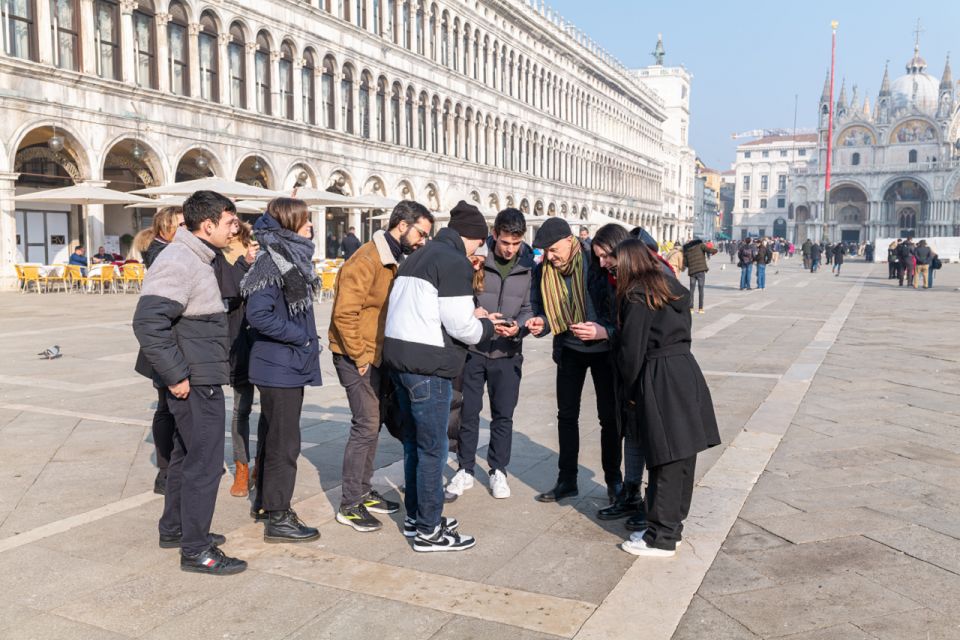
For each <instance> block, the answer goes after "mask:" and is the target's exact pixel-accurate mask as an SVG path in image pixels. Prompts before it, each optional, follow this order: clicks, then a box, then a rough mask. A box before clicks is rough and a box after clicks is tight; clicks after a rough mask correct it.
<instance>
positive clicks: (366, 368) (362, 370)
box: [357, 364, 370, 377]
mask: <svg viewBox="0 0 960 640" xmlns="http://www.w3.org/2000/svg"><path fill="white" fill-rule="evenodd" d="M369 370H370V365H369V364H365V365H363V366H362V367H357V373H359V374H360V376H361V377H363V376H365V375H367V371H369Z"/></svg>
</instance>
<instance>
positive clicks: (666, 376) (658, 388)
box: [613, 239, 720, 557]
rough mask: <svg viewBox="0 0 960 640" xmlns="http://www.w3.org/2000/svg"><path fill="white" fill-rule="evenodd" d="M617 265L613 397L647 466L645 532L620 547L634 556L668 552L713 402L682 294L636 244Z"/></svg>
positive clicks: (624, 248) (705, 444) (716, 436)
mask: <svg viewBox="0 0 960 640" xmlns="http://www.w3.org/2000/svg"><path fill="white" fill-rule="evenodd" d="M613 255H614V258H615V259H616V261H617V322H618V326H619V331H618V332H617V335H618V345H617V348H616V350H615V354H616V361H617V371H618V374H619V378H618V384H619V387H620V393H619V396H618V397H619V398H620V401H621V403H622V407H623V414H624V418H625V421H624V422H625V425H624V426H625V430H626V431H627V436H628V437H630V436H631V435H632V436H633V437H635V438H638V439H639V441H640V443H641V446H642V448H643V452H644V455H645V456H646V459H647V464H648V469H649V472H648V479H647V480H648V482H647V494H646V509H647V514H646V515H647V528H646V530H644V531H637V532H636V533H633V534H632V535H631V536H630V539H629V540H627V541H626V542H624V543H623V544H622V545H621V548H622V549H623V550H624V551H627V552H628V553H632V554H634V555H638V556H653V557H670V556H673V555H674V554H675V553H676V548H677V543H678V542H680V539H681V533H682V531H683V521H684V520H685V519H686V517H687V514H688V512H689V510H690V499H691V496H692V495H693V475H694V471H695V469H696V462H697V454H698V453H699V452H701V451H703V450H705V449H708V448H709V447H712V446H715V445H717V444H720V433H719V431H718V429H717V420H716V416H715V415H714V412H713V401H712V400H711V398H710V390H709V389H708V388H707V383H706V380H704V378H703V373H702V372H701V371H700V367H699V365H698V364H697V361H696V360H695V359H694V357H693V355H692V354H691V353H690V342H691V333H690V327H691V320H690V311H689V309H690V292H689V291H687V290H686V289H685V288H684V287H683V285H681V284H680V283H679V282H677V281H676V279H674V278H671V277H668V276H666V274H664V272H663V269H662V268H661V266H660V263H659V261H658V260H656V259H655V258H654V257H653V256H652V255H651V253H650V251H649V250H648V249H647V248H646V247H645V246H644V244H643V243H642V242H641V241H639V240H634V239H630V240H626V241H624V242H623V243H621V244H620V245H619V246H617V247H616V249H614V252H613Z"/></svg>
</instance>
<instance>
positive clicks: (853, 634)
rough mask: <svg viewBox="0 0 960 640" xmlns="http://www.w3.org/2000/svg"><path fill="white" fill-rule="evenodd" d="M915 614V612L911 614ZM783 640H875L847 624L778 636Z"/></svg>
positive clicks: (861, 630)
mask: <svg viewBox="0 0 960 640" xmlns="http://www.w3.org/2000/svg"><path fill="white" fill-rule="evenodd" d="M911 613H913V612H911ZM776 637H778V638H782V639H783V640H875V639H874V637H873V636H872V635H870V634H868V633H864V631H863V629H860V628H859V627H857V626H855V625H852V624H850V623H849V622H845V623H843V624H838V625H836V626H834V627H827V628H826V629H816V630H815V631H805V632H803V633H792V634H790V635H789V636H776Z"/></svg>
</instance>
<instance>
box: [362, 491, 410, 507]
mask: <svg viewBox="0 0 960 640" xmlns="http://www.w3.org/2000/svg"><path fill="white" fill-rule="evenodd" d="M361 503H362V504H363V506H365V507H366V508H367V511H372V512H374V513H396V512H397V511H400V504H399V503H397V502H391V501H390V500H385V499H384V498H383V496H381V495H380V494H379V493H377V492H376V491H374V490H371V491H370V493H368V494H367V495H365V496H364V497H363V499H362V500H361Z"/></svg>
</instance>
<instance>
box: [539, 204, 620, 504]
mask: <svg viewBox="0 0 960 640" xmlns="http://www.w3.org/2000/svg"><path fill="white" fill-rule="evenodd" d="M533 246H534V247H536V248H538V249H542V250H543V251H544V256H543V262H542V263H541V264H539V265H538V266H537V268H536V270H535V271H534V273H533V285H532V288H531V291H530V302H531V305H532V307H533V313H534V317H533V318H531V319H530V320H527V322H526V324H525V326H526V328H527V329H528V330H529V331H530V333H532V334H533V335H535V336H542V335H546V334H547V333H552V334H553V361H554V362H556V363H557V387H556V388H557V435H558V439H559V446H560V456H559V460H558V467H559V474H558V478H557V483H556V485H555V486H554V487H553V489H551V490H549V491H547V492H545V493H541V494H540V495H538V496H537V497H536V499H537V500H538V501H540V502H555V501H557V500H561V499H563V498H567V497H572V496H576V495H577V494H578V488H577V466H578V461H577V458H578V456H579V452H580V424H579V422H580V396H581V395H582V394H583V384H584V382H585V381H586V376H587V370H588V369H589V370H590V377H591V378H593V387H594V390H595V392H596V396H597V413H598V415H599V418H600V456H601V460H602V464H603V476H604V480H605V481H606V483H607V496H608V497H609V498H610V500H611V502H612V501H613V498H614V497H615V496H616V495H617V494H618V493H619V492H620V488H621V485H622V483H623V475H622V474H621V472H620V463H621V460H622V458H623V452H622V449H621V439H620V434H619V432H618V430H617V418H616V401H615V399H614V396H613V388H614V379H613V366H612V364H611V362H610V359H609V352H610V339H611V338H613V334H614V329H615V324H614V322H613V320H612V318H613V317H614V292H613V287H612V285H611V284H610V282H609V281H608V279H607V278H606V277H605V276H604V274H603V273H602V271H601V270H599V269H594V270H591V269H590V256H589V249H587V248H586V246H584V245H583V243H582V242H581V241H580V240H579V239H577V238H575V237H574V236H573V232H572V231H571V230H570V225H569V224H567V222H566V221H565V220H563V219H561V218H550V219H548V220H547V221H546V222H545V223H544V224H543V226H541V227H540V229H539V230H538V231H537V235H536V237H535V238H534V240H533Z"/></svg>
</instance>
